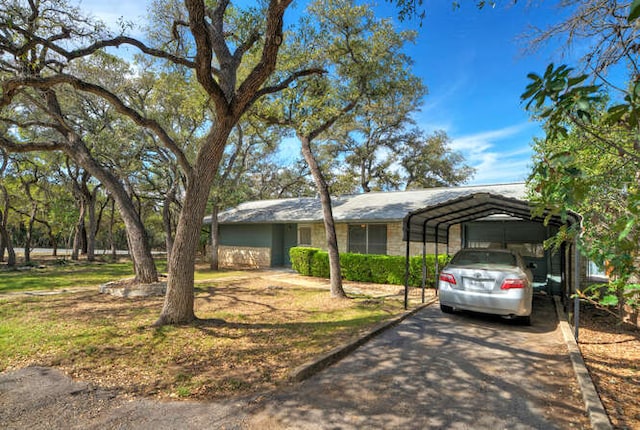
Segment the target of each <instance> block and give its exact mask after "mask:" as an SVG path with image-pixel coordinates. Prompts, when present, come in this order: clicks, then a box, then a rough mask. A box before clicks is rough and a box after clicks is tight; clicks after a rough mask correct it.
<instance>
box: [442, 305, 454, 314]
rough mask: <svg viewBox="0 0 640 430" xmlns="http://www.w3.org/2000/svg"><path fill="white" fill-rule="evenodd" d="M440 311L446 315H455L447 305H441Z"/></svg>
mask: <svg viewBox="0 0 640 430" xmlns="http://www.w3.org/2000/svg"><path fill="white" fill-rule="evenodd" d="M440 310H441V311H442V312H444V313H445V314H452V313H453V308H452V307H451V306H447V305H440Z"/></svg>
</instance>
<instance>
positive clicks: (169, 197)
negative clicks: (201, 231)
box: [162, 174, 178, 261]
mask: <svg viewBox="0 0 640 430" xmlns="http://www.w3.org/2000/svg"><path fill="white" fill-rule="evenodd" d="M176 176H177V174H176ZM177 181H178V179H177V178H176V182H177ZM175 197H176V185H175V184H174V185H172V187H171V188H170V189H169V191H168V192H167V194H166V196H165V198H164V202H163V205H162V224H163V225H164V234H165V248H166V252H167V261H168V260H169V259H171V249H172V248H173V225H172V224H173V223H172V222H171V202H173V201H174V200H175Z"/></svg>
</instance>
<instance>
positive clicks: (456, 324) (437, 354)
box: [247, 296, 590, 429]
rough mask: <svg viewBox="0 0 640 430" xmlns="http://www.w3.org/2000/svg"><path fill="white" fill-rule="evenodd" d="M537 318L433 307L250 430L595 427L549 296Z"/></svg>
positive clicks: (285, 395)
mask: <svg viewBox="0 0 640 430" xmlns="http://www.w3.org/2000/svg"><path fill="white" fill-rule="evenodd" d="M532 320H533V325H532V326H531V327H526V326H521V325H518V324H515V323H513V322H511V321H505V320H502V319H500V318H494V317H489V316H483V315H478V314H454V315H448V314H443V313H441V312H440V309H439V308H438V306H437V304H436V305H432V306H429V307H427V308H425V309H423V310H421V311H420V312H418V313H416V314H415V315H414V316H412V317H410V318H408V319H406V320H404V321H403V322H402V323H401V324H399V325H398V326H396V327H394V328H392V329H390V330H387V331H386V332H384V333H382V334H381V335H379V336H378V337H376V338H375V339H373V340H372V341H370V342H368V343H367V344H366V345H364V346H362V347H360V348H359V349H358V350H356V351H355V352H354V353H352V354H351V355H350V356H348V357H347V358H346V359H344V360H342V361H341V362H339V363H337V364H336V365H334V366H332V367H330V368H328V369H326V370H324V371H323V372H321V373H319V374H317V375H315V376H313V377H312V378H310V379H308V380H307V381H305V382H303V383H302V384H300V385H299V386H297V387H296V388H294V389H293V390H288V391H286V392H282V393H280V394H278V395H275V396H273V398H271V399H269V400H268V401H265V402H264V404H263V407H262V409H261V410H260V411H256V412H255V413H253V414H252V417H251V418H250V419H249V421H248V422H247V424H248V427H250V428H291V429H294V428H295V429H303V428H305V429H320V428H322V429H350V428H354V429H355V428H380V429H382V428H384V429H390V428H398V429H400V428H402V429H430V428H431V429H567V428H590V426H589V421H588V419H587V416H586V414H585V411H584V404H583V402H582V398H581V394H580V391H579V388H578V383H577V381H576V378H575V375H574V372H573V368H572V365H571V362H570V360H569V358H568V354H567V348H566V345H565V343H564V341H563V338H562V334H561V332H560V330H559V328H558V322H557V318H556V315H555V309H554V307H553V302H552V300H551V298H549V297H546V296H539V297H536V298H535V300H534V314H533V318H532Z"/></svg>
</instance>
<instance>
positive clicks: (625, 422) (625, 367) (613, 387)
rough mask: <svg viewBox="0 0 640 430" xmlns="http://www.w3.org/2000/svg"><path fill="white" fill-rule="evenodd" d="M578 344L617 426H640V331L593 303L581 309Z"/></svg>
mask: <svg viewBox="0 0 640 430" xmlns="http://www.w3.org/2000/svg"><path fill="white" fill-rule="evenodd" d="M578 339H579V341H578V346H579V347H580V351H581V352H582V356H583V357H584V361H585V364H586V365H587V369H588V370H589V373H590V375H591V379H592V380H593V382H594V384H595V386H596V389H597V390H598V394H599V395H600V398H601V400H602V403H603V405H604V407H605V409H606V411H607V414H608V415H609V418H610V420H611V423H612V424H613V426H614V428H616V429H629V430H634V429H640V331H639V330H638V329H637V328H635V327H633V326H631V325H628V324H619V323H617V322H616V320H615V319H614V318H613V317H612V316H611V315H609V314H608V313H606V312H604V311H601V310H598V309H595V308H593V307H592V306H583V307H582V310H581V318H580V326H579V336H578Z"/></svg>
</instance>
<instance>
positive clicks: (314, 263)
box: [311, 251, 331, 278]
mask: <svg viewBox="0 0 640 430" xmlns="http://www.w3.org/2000/svg"><path fill="white" fill-rule="evenodd" d="M311 276H317V277H319V278H328V277H330V276H331V272H330V270H329V253H328V252H326V251H318V252H316V253H315V254H313V256H312V257H311Z"/></svg>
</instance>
